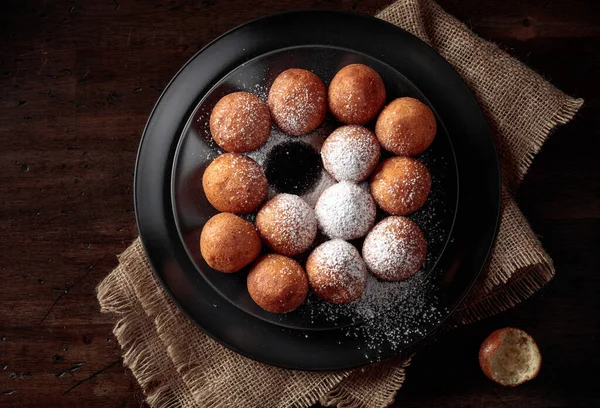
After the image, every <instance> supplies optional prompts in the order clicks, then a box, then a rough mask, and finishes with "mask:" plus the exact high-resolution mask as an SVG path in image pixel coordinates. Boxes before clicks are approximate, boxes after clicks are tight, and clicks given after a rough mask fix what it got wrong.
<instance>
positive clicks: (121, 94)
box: [0, 0, 600, 408]
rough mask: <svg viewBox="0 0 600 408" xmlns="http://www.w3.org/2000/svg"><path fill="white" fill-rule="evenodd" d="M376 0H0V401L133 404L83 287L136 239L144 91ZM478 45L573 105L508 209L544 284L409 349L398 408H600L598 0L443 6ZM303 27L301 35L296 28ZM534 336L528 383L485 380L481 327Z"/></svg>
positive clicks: (449, 2)
mask: <svg viewBox="0 0 600 408" xmlns="http://www.w3.org/2000/svg"><path fill="white" fill-rule="evenodd" d="M388 3H389V0H363V1H361V0H299V1H288V0H280V1H277V0H259V1H243V0H240V1H224V0H203V1H184V0H179V1H160V0H146V1H141V0H137V1H133V0H132V1H129V0H89V1H88V0H79V1H62V0H56V1H52V0H27V1H24V0H3V1H2V2H0V234H1V237H0V243H1V250H0V276H1V278H2V281H1V283H2V286H1V289H0V407H79V406H81V407H138V406H140V405H143V395H142V393H141V391H140V389H139V387H138V385H137V384H136V382H135V380H134V379H133V377H132V376H131V374H130V373H129V372H128V371H127V369H125V368H124V367H123V365H122V360H121V357H120V350H119V346H118V344H116V341H115V339H114V337H113V336H112V327H113V321H112V319H111V317H110V316H107V315H102V314H100V312H99V306H98V304H97V301H96V298H95V295H94V289H95V287H96V285H97V284H98V283H99V282H100V281H101V280H102V278H103V277H105V276H106V275H107V274H108V273H109V272H110V270H111V269H112V268H113V267H114V266H116V264H117V259H116V257H115V255H116V254H118V253H120V252H121V251H123V250H124V249H125V248H126V247H127V246H128V244H129V243H130V242H131V241H132V240H133V239H134V238H135V237H136V235H137V229H136V224H135V217H134V210H133V197H132V181H133V171H134V164H135V156H136V151H137V148H138V142H139V139H140V135H141V133H142V130H143V127H144V125H145V122H146V119H147V117H148V114H149V113H150V111H151V109H152V107H153V105H154V103H155V102H156V99H157V98H158V96H159V95H160V92H161V91H162V89H163V88H164V87H165V86H166V84H167V83H168V82H169V80H170V79H171V77H172V76H173V75H174V74H175V73H176V72H177V71H178V69H179V68H180V67H181V66H182V65H183V64H184V63H185V62H186V61H187V60H188V59H189V58H190V57H191V56H192V55H193V54H194V53H195V52H196V51H197V50H198V49H200V48H201V47H202V46H203V45H205V44H207V43H208V42H209V41H211V40H213V39H214V38H215V37H217V36H218V35H220V34H222V33H224V32H225V31H227V30H229V29H231V28H233V27H235V26H237V25H239V24H241V23H244V22H246V21H248V20H250V19H253V18H256V17H260V16H264V15H267V14H270V13H274V12H278V11H284V10H292V9H300V8H315V7H319V8H334V9H344V10H356V11H360V12H364V13H369V14H373V13H375V12H376V11H377V10H380V9H381V8H383V7H384V6H386V5H387V4H388ZM440 3H441V5H442V6H443V7H445V8H446V10H447V11H449V12H451V13H453V14H454V15H456V16H457V17H458V18H460V19H461V20H463V21H465V22H466V24H468V25H469V26H470V27H471V28H472V29H473V30H474V31H475V32H476V33H478V34H479V35H481V36H482V37H484V38H486V39H489V40H492V41H495V42H497V43H498V44H500V45H501V46H502V47H503V48H504V49H506V51H507V52H509V53H510V54H512V55H514V56H515V57H517V58H519V59H520V60H522V61H523V62H525V63H526V64H528V65H529V66H531V67H532V68H534V69H536V70H538V71H539V72H540V73H542V75H544V76H545V77H546V78H547V79H548V80H550V81H551V82H552V83H554V84H555V85H557V86H558V87H560V88H561V89H563V90H564V91H566V92H568V93H570V94H573V95H576V96H579V97H583V98H585V99H586V104H585V106H584V108H583V109H582V110H581V112H580V113H579V114H578V115H577V118H576V120H574V121H573V122H572V123H571V124H569V125H567V126H564V127H563V128H560V129H559V130H558V131H556V133H555V134H554V135H553V136H552V137H551V138H550V140H549V141H548V143H547V144H546V145H545V146H544V148H543V149H542V151H541V153H540V154H539V156H538V157H537V158H536V160H535V162H534V165H533V167H532V168H531V171H530V173H529V174H528V176H527V178H526V180H525V182H524V183H523V185H522V187H521V189H520V191H519V196H518V199H519V203H520V205H521V206H522V208H523V210H524V212H525V214H526V215H527V217H528V218H529V220H530V221H531V224H532V226H533V228H534V230H535V231H536V232H537V233H538V234H539V236H540V238H541V240H542V242H543V244H544V245H545V247H546V248H547V250H548V251H549V253H550V254H551V255H552V257H553V258H554V261H555V265H556V269H557V277H556V279H555V280H554V281H553V282H552V283H551V284H549V285H548V286H547V288H545V289H544V290H542V291H541V292H540V293H539V294H537V295H535V296H534V297H533V298H531V299H530V300H528V301H526V302H524V303H523V304H521V305H520V306H518V307H516V308H514V309H513V310H511V311H509V312H506V313H503V314H501V315H499V316H497V317H495V318H491V319H488V320H486V321H483V322H481V323H478V324H474V325H471V326H469V327H464V328H461V329H459V330H456V331H454V332H451V333H448V334H446V335H444V336H443V337H441V338H440V339H439V340H437V341H436V342H435V343H433V344H432V345H430V346H428V348H427V349H426V350H425V351H424V352H422V353H420V354H419V355H418V356H417V357H416V358H415V360H414V363H413V364H412V366H411V367H410V369H409V371H408V378H407V381H406V384H405V386H404V387H403V389H402V390H401V392H400V393H399V395H398V397H397V400H396V402H395V404H394V406H395V407H403V408H409V407H422V406H436V407H492V408H494V407H583V406H589V407H592V406H594V407H596V406H600V387H599V386H598V380H600V378H599V377H600V376H599V373H600V355H599V348H598V335H599V334H600V300H599V299H600V297H599V296H598V291H599V290H600V247H599V244H600V159H599V157H598V156H599V153H598V152H599V148H600V143H599V142H598V140H600V139H599V137H600V134H599V133H600V131H599V129H600V98H599V95H600V76H599V74H600V2H598V1H595V0H590V1H584V0H554V1H552V0H536V1H533V0H532V1H525V0H521V1H515V0H444V1H440ZM306 29H307V30H310V29H311V27H307V28H306ZM507 325H509V326H516V327H520V328H523V329H525V330H527V331H529V332H530V333H531V334H532V335H533V336H534V338H535V339H536V340H537V342H538V344H539V346H540V348H541V351H542V354H543V358H544V362H543V367H542V370H541V373H540V375H539V377H538V378H537V379H536V380H534V381H532V382H530V383H528V384H525V385H523V386H520V387H517V388H503V387H501V386H498V385H495V384H493V383H492V382H490V381H489V380H488V379H487V378H486V377H485V376H484V375H483V374H482V373H481V371H480V369H479V367H478V364H477V352H478V347H479V344H480V343H481V341H482V340H483V339H484V338H485V337H486V336H487V334H489V333H490V332H491V331H492V330H494V329H496V328H499V327H503V326H507Z"/></svg>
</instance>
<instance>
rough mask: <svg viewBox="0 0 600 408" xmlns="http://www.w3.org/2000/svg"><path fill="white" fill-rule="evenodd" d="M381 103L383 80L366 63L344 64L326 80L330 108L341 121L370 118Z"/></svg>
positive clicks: (360, 121) (360, 122)
mask: <svg viewBox="0 0 600 408" xmlns="http://www.w3.org/2000/svg"><path fill="white" fill-rule="evenodd" d="M384 103H385V85H384V84H383V80H382V79H381V77H380V76H379V74H378V73H377V72H376V71H375V70H374V69H372V68H370V67H368V66H366V65H363V64H351V65H348V66H345V67H344V68H342V69H341V70H340V71H338V73H337V74H335V76H334V77H333V79H332V80H331V84H329V110H330V111H331V113H332V114H333V116H335V117H336V119H337V120H339V121H340V122H342V123H346V124H348V125H363V124H365V123H367V122H370V121H371V120H373V119H374V118H375V116H376V115H377V113H378V112H379V111H380V110H381V107H382V106H383V104H384Z"/></svg>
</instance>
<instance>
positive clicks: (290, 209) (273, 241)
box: [256, 194, 317, 256]
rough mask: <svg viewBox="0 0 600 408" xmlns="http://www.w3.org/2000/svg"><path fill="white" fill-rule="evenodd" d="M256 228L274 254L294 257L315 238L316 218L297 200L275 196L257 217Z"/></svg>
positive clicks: (307, 207)
mask: <svg viewBox="0 0 600 408" xmlns="http://www.w3.org/2000/svg"><path fill="white" fill-rule="evenodd" d="M256 228H257V229H258V233H259V234H260V236H261V237H262V239H263V241H264V242H265V243H266V244H267V246H268V247H269V248H271V249H272V250H273V251H275V252H278V253H280V254H282V255H287V256H295V255H298V254H301V253H302V252H304V251H306V250H307V249H308V248H309V247H310V246H311V245H312V243H313V241H314V239H315V237H316V235H317V218H316V216H315V212H314V211H313V209H312V208H311V207H310V206H309V205H308V204H307V203H306V201H304V200H303V199H301V198H300V197H298V196H296V195H292V194H278V195H276V196H275V197H273V198H272V199H271V200H269V202H267V203H266V204H265V205H264V206H263V207H262V208H261V209H260V211H259V212H258V214H257V215H256Z"/></svg>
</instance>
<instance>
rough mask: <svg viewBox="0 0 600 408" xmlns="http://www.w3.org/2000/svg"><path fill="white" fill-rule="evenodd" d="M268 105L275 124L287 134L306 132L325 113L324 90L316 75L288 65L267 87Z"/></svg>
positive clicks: (316, 124) (321, 119)
mask: <svg viewBox="0 0 600 408" xmlns="http://www.w3.org/2000/svg"><path fill="white" fill-rule="evenodd" d="M269 108H270V109H271V115H272V117H273V121H274V122H275V124H276V125H277V127H278V128H279V129H281V130H283V131H284V132H285V133H289V134H290V135H294V136H300V135H304V134H306V133H310V132H312V131H313V130H315V129H316V128H318V127H319V125H320V124H321V123H322V122H323V120H324V119H325V114H326V113H327V90H326V89H325V84H323V81H321V79H319V77H318V76H316V75H315V74H313V73H312V72H310V71H307V70H305V69H298V68H292V69H288V70H285V71H283V72H282V73H281V74H279V75H278V76H277V78H275V81H274V82H273V85H271V89H270V90H269Z"/></svg>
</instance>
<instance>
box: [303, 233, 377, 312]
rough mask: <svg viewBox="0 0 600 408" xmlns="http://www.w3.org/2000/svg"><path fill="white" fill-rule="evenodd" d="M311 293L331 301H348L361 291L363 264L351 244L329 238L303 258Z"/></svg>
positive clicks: (365, 270)
mask: <svg viewBox="0 0 600 408" xmlns="http://www.w3.org/2000/svg"><path fill="white" fill-rule="evenodd" d="M306 273H307V275H308V282H309V284H310V287H311V288H312V290H313V292H315V294H316V295H317V296H318V297H320V298H321V299H323V300H326V301H328V302H330V303H335V304H344V303H350V302H352V301H353V300H356V299H358V298H359V297H360V295H361V294H362V293H363V291H364V290H365V286H366V284H367V266H366V265H365V262H364V261H363V259H362V258H361V257H360V253H359V252H358V251H357V250H356V248H354V245H352V244H350V243H348V242H346V241H342V240H341V239H333V240H331V241H327V242H325V243H323V244H321V245H319V246H318V247H317V248H316V249H315V250H314V251H313V252H312V253H311V254H310V256H309V257H308V260H307V261H306Z"/></svg>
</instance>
